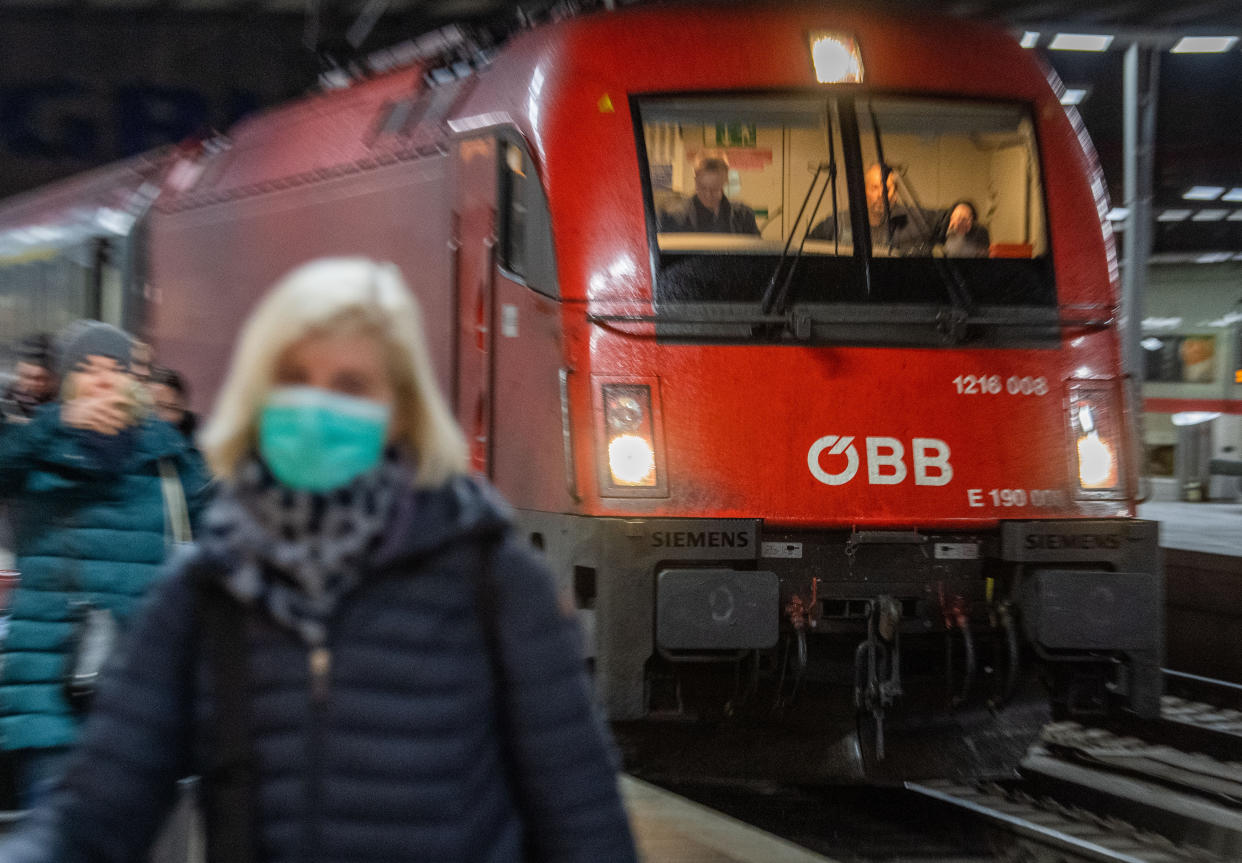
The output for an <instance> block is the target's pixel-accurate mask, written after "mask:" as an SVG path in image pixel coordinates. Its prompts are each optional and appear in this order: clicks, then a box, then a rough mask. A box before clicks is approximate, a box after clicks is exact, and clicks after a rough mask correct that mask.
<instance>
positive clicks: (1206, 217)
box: [1190, 209, 1229, 222]
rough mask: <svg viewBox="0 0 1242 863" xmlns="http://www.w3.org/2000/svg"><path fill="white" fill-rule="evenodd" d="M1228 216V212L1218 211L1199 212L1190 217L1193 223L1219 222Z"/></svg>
mask: <svg viewBox="0 0 1242 863" xmlns="http://www.w3.org/2000/svg"><path fill="white" fill-rule="evenodd" d="M1228 215H1229V211H1228V210H1218V209H1209V210H1200V211H1199V212H1197V213H1195V214H1194V215H1193V216H1191V217H1190V221H1192V222H1219V221H1221V220H1222V219H1224V218H1225V216H1228Z"/></svg>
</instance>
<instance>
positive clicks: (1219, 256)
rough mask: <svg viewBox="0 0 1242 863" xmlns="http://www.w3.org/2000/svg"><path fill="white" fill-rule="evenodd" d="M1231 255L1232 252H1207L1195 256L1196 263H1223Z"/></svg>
mask: <svg viewBox="0 0 1242 863" xmlns="http://www.w3.org/2000/svg"><path fill="white" fill-rule="evenodd" d="M1232 257H1233V252H1208V253H1207V254H1206V255H1200V256H1199V257H1197V258H1195V263H1196V264H1223V263H1225V261H1227V260H1229V259H1230V258H1232Z"/></svg>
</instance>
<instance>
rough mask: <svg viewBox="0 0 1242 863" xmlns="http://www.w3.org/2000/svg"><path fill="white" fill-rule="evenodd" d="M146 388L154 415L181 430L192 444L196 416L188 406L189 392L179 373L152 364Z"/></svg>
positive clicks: (196, 420)
mask: <svg viewBox="0 0 1242 863" xmlns="http://www.w3.org/2000/svg"><path fill="white" fill-rule="evenodd" d="M147 389H148V391H149V392H150V393H151V398H152V399H153V400H154V403H155V414H156V416H158V417H159V418H160V419H162V420H163V421H164V422H166V423H168V424H169V425H170V426H172V427H173V428H175V429H176V430H177V431H179V432H181V434H182V435H183V436H184V437H185V439H186V440H187V441H190V443H191V445H193V442H194V432H195V431H196V430H197V429H198V417H197V416H196V415H195V414H194V413H193V412H192V411H191V410H190V409H189V407H188V404H189V397H190V393H189V389H188V388H187V387H186V384H185V379H184V378H182V377H181V373H180V372H177V371H175V370H173V369H169V368H165V367H164V366H153V367H152V368H151V379H150V382H149V383H148V385H147Z"/></svg>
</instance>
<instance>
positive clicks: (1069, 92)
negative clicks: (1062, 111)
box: [1061, 87, 1088, 105]
mask: <svg viewBox="0 0 1242 863" xmlns="http://www.w3.org/2000/svg"><path fill="white" fill-rule="evenodd" d="M1087 92H1088V91H1087V89H1086V88H1085V87H1066V88H1065V94H1064V95H1063V96H1061V104H1062V105H1079V104H1081V103H1082V100H1083V99H1085V98H1087Z"/></svg>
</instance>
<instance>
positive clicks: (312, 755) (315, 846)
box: [299, 570, 400, 863]
mask: <svg viewBox="0 0 1242 863" xmlns="http://www.w3.org/2000/svg"><path fill="white" fill-rule="evenodd" d="M389 577H400V576H393V575H392V573H391V572H386V571H383V570H380V571H374V570H372V571H369V572H364V573H363V577H362V579H361V584H360V585H359V587H358V588H357V589H355V590H353V591H351V592H350V593H348V594H346V596H345V597H343V598H342V600H341V601H340V603H339V604H338V605H337V607H336V611H335V612H333V614H332V617H331V619H330V620H329V621H328V631H327V634H326V637H325V638H324V643H323V644H321V645H319V646H317V647H311V648H310V649H309V650H308V651H307V653H306V668H307V674H308V680H307V684H308V689H309V692H308V699H309V702H310V728H309V729H308V730H307V735H306V763H307V765H308V768H307V773H306V801H307V805H306V822H305V824H304V825H303V830H302V841H303V847H302V855H301V857H300V858H299V859H300V861H301V863H314V861H316V860H318V859H319V855H320V850H321V849H322V847H323V843H322V842H321V841H320V838H319V832H320V828H321V822H322V820H323V819H322V813H321V812H320V809H321V807H322V803H323V800H322V797H323V743H324V737H325V731H326V729H325V728H324V726H325V724H326V717H327V708H328V701H329V699H330V698H331V695H332V648H331V647H330V646H329V645H331V644H332V643H333V642H334V641H335V635H336V633H337V630H339V629H340V626H341V621H342V620H344V619H345V618H346V616H347V611H348V609H349V607H350V606H351V605H353V604H354V603H355V602H357V601H358V600H359V598H360V597H361V596H362V595H363V594H364V593H366V591H367V586H368V585H374V584H375V583H376V582H377V581H378V580H379V579H382V578H389Z"/></svg>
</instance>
